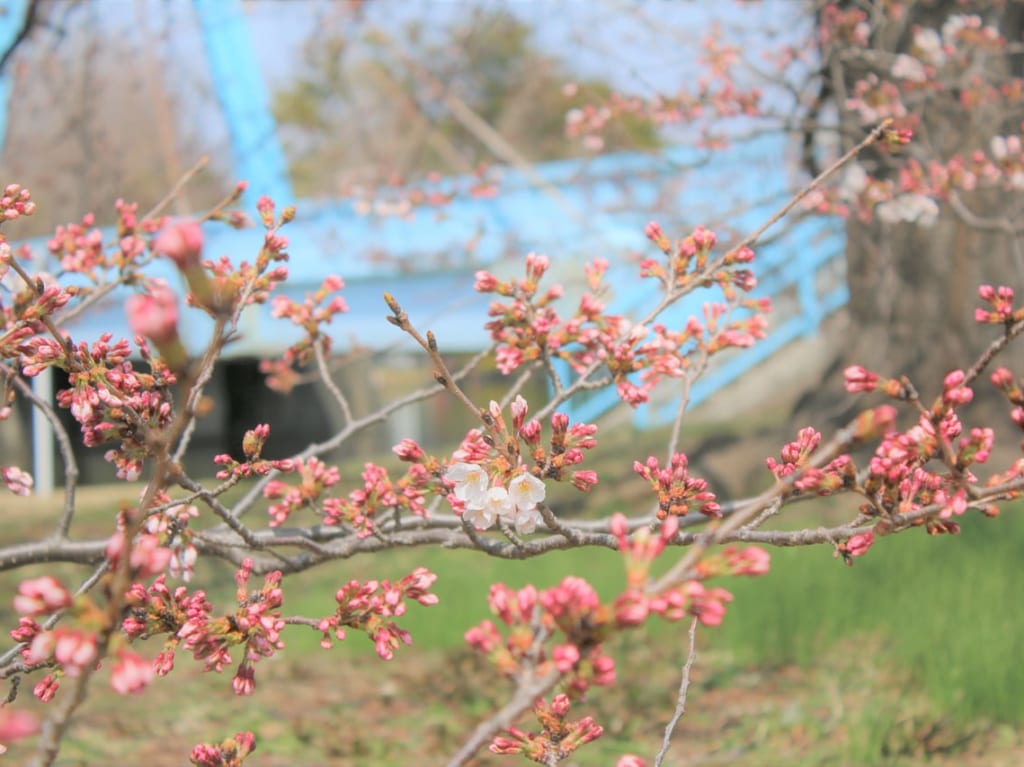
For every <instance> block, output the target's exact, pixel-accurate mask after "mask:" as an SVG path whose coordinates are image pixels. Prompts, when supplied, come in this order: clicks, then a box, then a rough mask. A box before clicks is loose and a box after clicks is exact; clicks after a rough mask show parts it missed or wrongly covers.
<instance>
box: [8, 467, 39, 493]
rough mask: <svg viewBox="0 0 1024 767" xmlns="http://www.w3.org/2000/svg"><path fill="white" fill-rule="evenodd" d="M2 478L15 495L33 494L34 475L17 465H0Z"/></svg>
mask: <svg viewBox="0 0 1024 767" xmlns="http://www.w3.org/2000/svg"><path fill="white" fill-rule="evenodd" d="M0 479H2V480H3V482H4V485H6V486H7V489H8V490H10V491H11V492H12V493H14V494H15V495H31V493H32V486H33V485H34V484H35V481H34V480H33V479H32V475H31V474H29V473H28V472H27V471H22V470H21V469H19V468H18V467H17V466H0Z"/></svg>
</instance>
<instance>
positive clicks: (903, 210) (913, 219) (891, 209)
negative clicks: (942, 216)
mask: <svg viewBox="0 0 1024 767" xmlns="http://www.w3.org/2000/svg"><path fill="white" fill-rule="evenodd" d="M875 213H876V214H877V215H878V218H879V220H881V221H884V222H885V223H887V224H898V223H900V222H904V221H905V222H906V223H908V224H917V225H918V226H924V227H928V226H932V225H933V224H934V223H935V222H936V221H937V220H938V218H939V204H938V203H937V202H935V200H933V199H932V198H931V197H927V196H925V195H923V194H901V195H899V196H897V197H894V198H893V199H891V200H888V201H887V202H883V203H882V204H880V205H879V206H878V207H877V208H875Z"/></svg>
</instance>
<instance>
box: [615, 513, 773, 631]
mask: <svg viewBox="0 0 1024 767" xmlns="http://www.w3.org/2000/svg"><path fill="white" fill-rule="evenodd" d="M611 531H612V534H613V535H614V536H615V537H616V538H617V539H618V541H619V551H620V552H622V554H623V557H624V558H625V562H626V589H625V590H624V591H623V592H622V593H621V594H620V595H619V596H618V597H617V598H616V600H615V603H614V605H613V615H614V620H615V625H616V626H617V627H619V628H632V627H635V626H640V625H642V624H643V623H644V622H645V621H646V620H647V619H648V617H649V616H650V615H659V616H661V617H662V618H663V619H665V620H668V621H678V620H682V619H683V618H684V617H686V616H687V615H692V616H693V617H695V618H697V619H698V620H699V621H700V622H701V623H702V624H704V625H705V626H717V625H719V624H720V623H721V622H722V619H723V617H724V616H725V605H726V604H727V603H729V602H731V601H732V594H730V593H729V592H728V591H726V590H725V589H722V588H711V589H709V588H707V587H705V586H704V584H702V583H701V582H700V581H699V580H694V579H690V580H687V581H686V582H685V583H683V584H682V585H681V586H675V587H669V588H667V589H665V590H664V591H662V592H661V593H659V594H654V595H650V594H648V593H647V588H646V586H647V579H648V575H649V574H650V570H651V565H652V564H653V562H654V560H655V559H656V558H657V557H658V556H659V555H660V554H661V553H662V552H663V551H664V550H665V547H666V545H668V544H669V543H670V542H671V541H672V540H673V539H674V538H675V536H676V533H677V532H678V531H679V518H678V517H677V516H668V517H666V519H665V521H664V522H663V523H662V525H661V530H660V532H659V535H658V536H657V537H654V536H653V535H652V534H651V531H650V529H648V528H641V529H640V530H638V531H636V533H634V534H633V535H632V536H630V535H629V528H628V524H627V520H626V518H625V517H624V516H622V515H621V514H616V515H615V516H613V517H612V522H611ZM768 566H769V557H768V553H767V552H765V551H764V550H762V549H759V548H757V547H749V548H747V549H744V550H737V549H727V550H725V551H723V552H722V553H721V554H719V555H717V556H713V557H712V559H711V560H710V561H709V564H707V565H704V569H701V567H700V566H699V567H698V569H697V575H698V577H700V578H705V577H710V576H711V575H720V574H725V573H729V574H734V575H763V574H764V573H766V572H767V571H768Z"/></svg>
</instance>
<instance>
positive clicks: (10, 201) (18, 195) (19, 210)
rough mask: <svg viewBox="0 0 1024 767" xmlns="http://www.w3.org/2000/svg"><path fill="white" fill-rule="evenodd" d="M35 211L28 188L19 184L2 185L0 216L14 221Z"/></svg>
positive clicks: (5, 219)
mask: <svg viewBox="0 0 1024 767" xmlns="http://www.w3.org/2000/svg"><path fill="white" fill-rule="evenodd" d="M35 211H36V204H35V203H34V202H32V193H31V192H30V191H29V190H28V189H24V188H23V187H22V186H21V184H8V185H7V186H5V187H4V193H3V196H0V218H2V219H3V220H4V221H14V220H15V219H18V218H21V217H22V216H31V215H32V214H33V213H35Z"/></svg>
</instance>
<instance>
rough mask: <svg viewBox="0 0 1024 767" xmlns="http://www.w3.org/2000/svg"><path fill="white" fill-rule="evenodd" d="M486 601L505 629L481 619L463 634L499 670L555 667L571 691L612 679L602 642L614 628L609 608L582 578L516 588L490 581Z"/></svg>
mask: <svg viewBox="0 0 1024 767" xmlns="http://www.w3.org/2000/svg"><path fill="white" fill-rule="evenodd" d="M488 605H489V606H490V609H491V612H492V613H494V615H495V616H497V617H498V618H499V619H500V620H501V622H502V623H504V624H505V626H506V627H507V629H508V635H507V636H506V637H505V638H504V639H503V638H502V636H501V634H500V633H499V631H498V628H497V627H496V626H495V624H494V623H493V622H492V621H489V620H486V621H483V622H482V623H480V624H479V625H477V626H474V627H473V628H471V629H469V630H468V631H467V632H466V634H465V639H466V643H467V644H468V645H469V646H470V647H472V648H473V649H474V650H476V651H477V652H480V653H482V654H484V655H487V656H488V657H489V658H490V660H491V662H492V663H493V664H494V665H495V667H496V668H497V669H498V671H499V672H500V673H501V674H502V675H504V676H507V677H509V678H511V679H518V678H520V677H521V676H522V675H523V674H524V673H527V672H528V671H530V670H531V669H532V670H534V671H536V672H537V673H539V674H545V673H548V672H550V671H552V670H555V671H557V672H558V673H560V674H562V675H563V676H565V677H566V679H567V680H568V689H569V692H570V694H571V695H573V696H574V697H581V696H582V695H584V694H585V693H586V691H587V689H588V688H589V687H590V686H591V685H601V686H606V685H610V684H612V683H613V682H614V681H615V661H614V660H613V659H612V658H611V657H610V656H607V655H604V654H603V652H602V646H601V643H602V642H603V641H604V640H605V639H606V638H607V637H608V636H610V634H611V632H612V631H613V630H614V625H613V624H612V616H611V610H610V609H609V607H608V606H605V605H602V604H601V603H600V600H599V599H598V596H597V593H596V592H595V591H594V589H593V587H592V586H590V584H589V583H587V582H586V581H585V580H583V579H582V578H574V577H567V578H565V579H564V580H563V581H562V583H561V584H559V585H558V586H555V587H553V588H550V589H546V590H544V591H542V592H538V591H537V590H536V589H535V588H534V587H533V586H526V587H524V588H522V589H519V590H518V591H516V590H514V589H511V588H509V587H508V586H505V585H504V584H501V583H495V584H492V586H491V590H490V594H489V596H488ZM557 632H561V636H562V637H563V638H562V639H561V640H559V634H558V633H557ZM542 642H543V643H550V644H551V645H552V646H550V647H547V646H545V645H544V644H541V643H542ZM556 642H557V643H556Z"/></svg>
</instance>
